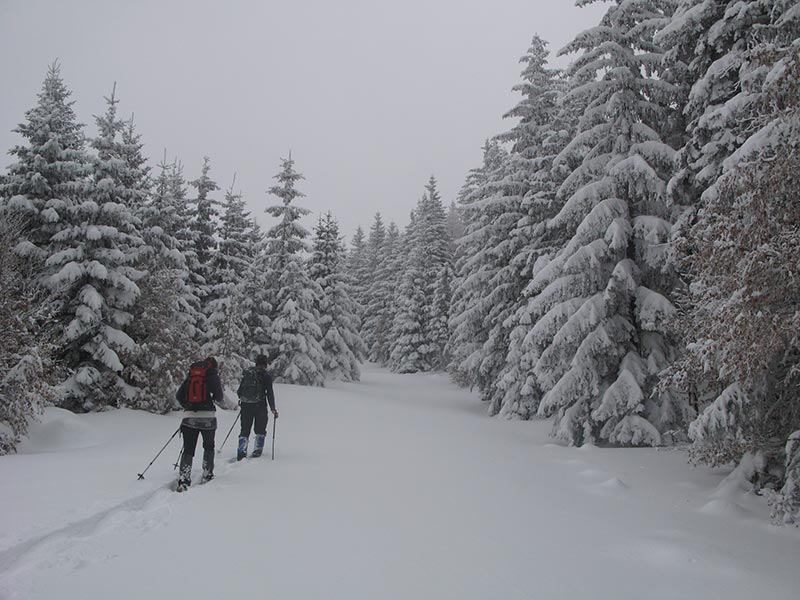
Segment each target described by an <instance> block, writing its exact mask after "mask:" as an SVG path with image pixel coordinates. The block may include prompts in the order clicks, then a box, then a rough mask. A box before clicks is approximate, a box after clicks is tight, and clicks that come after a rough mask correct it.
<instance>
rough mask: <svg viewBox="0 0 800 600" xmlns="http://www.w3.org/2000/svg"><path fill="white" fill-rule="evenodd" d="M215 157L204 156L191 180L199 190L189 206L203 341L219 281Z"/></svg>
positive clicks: (193, 185) (206, 338) (206, 333)
mask: <svg viewBox="0 0 800 600" xmlns="http://www.w3.org/2000/svg"><path fill="white" fill-rule="evenodd" d="M210 171H211V159H209V158H208V157H207V156H204V157H203V167H202V169H201V171H200V177H198V178H197V179H195V180H193V181H190V182H189V185H191V186H192V187H194V188H195V189H196V190H197V196H196V197H194V198H191V199H190V200H189V207H190V209H191V211H192V221H191V226H192V231H193V239H194V250H195V255H196V257H197V261H196V265H195V268H197V271H196V272H195V273H194V279H195V280H196V281H197V284H198V286H197V290H198V296H199V297H200V307H201V311H200V312H201V315H202V319H203V324H202V328H203V338H202V339H203V341H204V342H206V341H208V337H207V336H208V332H207V331H206V330H207V328H208V325H207V323H206V320H207V319H208V316H209V312H210V310H211V309H210V307H209V305H210V303H211V302H212V301H213V299H214V287H215V285H216V284H217V283H218V281H217V280H216V278H215V272H214V269H213V268H212V265H211V261H212V258H213V256H214V253H215V252H216V249H217V239H216V233H217V218H218V217H219V211H218V210H217V205H218V202H217V201H216V200H214V199H213V198H212V197H211V196H210V195H209V194H211V193H213V192H215V191H217V190H219V186H218V185H217V183H216V182H215V181H214V180H213V179H211V177H210V176H209V173H210Z"/></svg>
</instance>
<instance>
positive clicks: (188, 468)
mask: <svg viewBox="0 0 800 600" xmlns="http://www.w3.org/2000/svg"><path fill="white" fill-rule="evenodd" d="M190 485H192V457H191V456H186V455H185V454H184V455H183V456H181V466H180V468H179V469H178V485H177V487H176V488H175V491H176V492H185V491H186V490H188V489H189V486H190Z"/></svg>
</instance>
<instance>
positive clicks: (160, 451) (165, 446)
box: [139, 427, 181, 480]
mask: <svg viewBox="0 0 800 600" xmlns="http://www.w3.org/2000/svg"><path fill="white" fill-rule="evenodd" d="M180 430H181V428H180V427H178V428H177V429H176V430H175V433H173V434H172V435H171V436H170V438H169V439H168V440H167V443H166V444H164V447H163V448H161V450H159V451H158V454H156V456H155V458H154V459H153V460H151V461H150V464H149V465H147V467H145V470H144V471H142V472H141V473H139V479H140V480H141V479H144V474H145V473H147V469H149V468H150V467H151V466H152V464H153V463H154V462H156V458H158V457H159V456H161V453H162V452H163V451H164V450H166V448H167V446H169V443H170V442H171V441H172V438H174V437H175V436H176V435H178V432H179V431H180Z"/></svg>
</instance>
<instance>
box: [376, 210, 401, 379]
mask: <svg viewBox="0 0 800 600" xmlns="http://www.w3.org/2000/svg"><path fill="white" fill-rule="evenodd" d="M404 264H405V260H404V256H403V253H402V252H401V237H400V231H399V230H398V228H397V225H396V224H395V223H394V222H392V223H389V227H387V228H386V239H385V241H384V245H383V259H382V260H381V262H380V265H379V267H378V271H377V273H376V277H375V279H376V285H375V294H376V297H377V299H378V301H377V302H376V303H375V305H374V306H372V307H371V308H370V310H369V311H368V313H367V315H368V318H370V319H375V323H376V331H377V332H378V335H377V336H376V337H377V339H376V342H375V344H373V346H372V348H370V354H369V359H370V360H372V361H374V362H377V363H379V364H381V365H386V364H387V363H388V362H389V357H390V353H391V348H392V324H393V323H394V318H395V315H396V313H397V290H398V288H399V286H400V280H401V277H402V272H403V266H404ZM373 310H374V311H375V312H374V313H373V312H372V311H373Z"/></svg>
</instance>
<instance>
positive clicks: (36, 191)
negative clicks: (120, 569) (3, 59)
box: [0, 63, 89, 454]
mask: <svg viewBox="0 0 800 600" xmlns="http://www.w3.org/2000/svg"><path fill="white" fill-rule="evenodd" d="M70 95H71V92H70V91H69V90H68V89H67V87H66V85H65V84H64V82H63V80H62V78H61V73H60V67H59V65H58V64H57V63H54V64H53V65H51V66H50V68H49V69H48V72H47V76H46V77H45V80H44V82H43V84H42V89H41V91H40V92H39V94H38V101H37V104H36V106H34V107H33V108H31V109H30V110H28V111H27V112H26V113H25V122H24V123H21V124H20V125H19V126H18V127H17V128H16V129H14V132H15V133H18V134H19V135H20V136H21V137H22V138H23V143H22V144H19V145H16V146H14V147H13V148H12V149H11V150H10V151H9V154H10V155H11V156H13V157H14V159H15V162H13V163H12V164H11V165H10V166H9V167H8V171H7V174H6V175H5V176H4V177H2V179H0V330H2V331H3V336H4V342H3V344H2V349H0V369H1V370H2V376H0V454H4V453H6V452H10V451H13V450H14V449H15V447H16V444H17V443H18V442H19V440H20V437H21V436H23V435H24V434H25V433H26V431H27V427H28V424H29V422H30V419H31V418H34V417H35V416H36V414H37V413H38V411H39V409H40V407H41V406H42V404H43V403H44V402H47V401H50V400H53V399H55V398H56V390H55V388H54V384H56V383H59V382H60V379H61V378H62V377H63V368H62V362H61V361H60V360H58V355H57V354H56V353H55V351H56V350H57V347H56V344H55V337H56V333H57V331H56V328H55V327H53V321H54V317H53V310H54V308H55V307H54V304H53V302H52V298H51V297H50V295H49V293H48V292H47V290H46V289H45V288H44V287H42V286H41V285H40V283H41V282H42V276H43V269H44V260H45V259H46V258H47V256H49V254H50V251H51V247H52V242H51V237H52V236H53V234H55V233H57V232H59V231H61V230H62V229H63V228H64V226H65V217H66V215H67V210H68V208H69V207H70V206H71V205H72V203H73V202H74V201H75V200H76V198H79V197H80V196H81V194H82V193H83V190H84V187H85V180H86V177H87V174H88V161H89V157H88V155H87V154H86V152H85V150H84V144H85V141H84V136H83V126H82V125H81V124H79V123H78V122H77V119H76V117H75V113H74V111H73V109H72V106H73V102H72V101H70V99H69V98H70Z"/></svg>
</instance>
